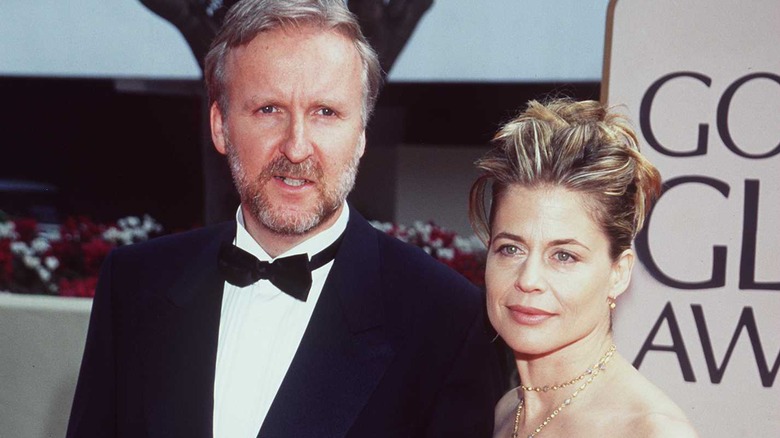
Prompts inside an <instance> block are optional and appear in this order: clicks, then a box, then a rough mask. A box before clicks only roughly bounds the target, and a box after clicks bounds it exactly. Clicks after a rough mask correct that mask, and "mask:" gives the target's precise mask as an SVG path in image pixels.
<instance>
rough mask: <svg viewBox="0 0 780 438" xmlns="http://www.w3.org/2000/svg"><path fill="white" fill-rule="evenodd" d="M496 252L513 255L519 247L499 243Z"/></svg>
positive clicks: (517, 251) (518, 250)
mask: <svg viewBox="0 0 780 438" xmlns="http://www.w3.org/2000/svg"><path fill="white" fill-rule="evenodd" d="M498 252H499V253H501V254H503V255H506V256H513V255H517V254H518V253H519V252H520V248H518V247H516V246H514V245H501V246H500V247H499V248H498Z"/></svg>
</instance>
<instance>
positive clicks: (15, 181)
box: [0, 0, 608, 234]
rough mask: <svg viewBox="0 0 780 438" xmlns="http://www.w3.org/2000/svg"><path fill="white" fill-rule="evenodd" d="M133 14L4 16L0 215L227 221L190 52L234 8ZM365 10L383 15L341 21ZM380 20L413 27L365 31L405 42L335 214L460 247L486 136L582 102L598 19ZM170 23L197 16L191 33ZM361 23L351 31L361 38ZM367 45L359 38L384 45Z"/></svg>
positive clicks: (502, 7)
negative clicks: (537, 107) (432, 230)
mask: <svg viewBox="0 0 780 438" xmlns="http://www.w3.org/2000/svg"><path fill="white" fill-rule="evenodd" d="M143 3H144V4H142V2H141V1H137V0H68V1H64V2H63V1H55V0H39V1H36V2H21V1H11V2H5V4H4V6H3V12H2V14H0V93H2V96H3V100H4V103H5V105H4V107H5V109H4V110H3V114H4V116H3V118H2V119H0V132H2V133H3V135H2V138H0V148H2V149H1V150H2V153H1V155H0V209H5V210H6V211H7V212H9V213H14V212H17V213H20V212H22V211H23V210H27V211H28V212H30V213H31V214H33V215H35V216H37V217H39V218H40V219H43V220H44V221H52V220H56V217H57V215H58V214H59V215H63V214H79V215H82V214H83V215H88V216H90V217H92V218H94V219H96V220H101V221H110V220H115V219H116V218H118V217H122V216H126V215H140V214H144V213H148V214H150V215H152V217H154V218H156V219H157V220H158V221H160V222H161V223H162V224H163V226H164V227H165V228H166V229H169V230H176V229H186V228H190V227H192V226H194V225H197V224H201V223H204V222H215V221H218V220H220V219H223V218H229V217H230V216H232V214H233V213H234V211H235V207H236V206H237V202H238V201H237V199H236V198H235V197H234V196H233V195H232V186H231V183H230V181H229V178H228V176H227V175H228V173H227V168H226V166H225V165H224V160H222V158H221V157H219V156H217V154H216V153H215V152H213V149H212V147H211V144H210V136H209V133H208V126H207V120H206V119H205V118H204V117H205V109H204V108H205V105H206V102H205V97H204V93H203V87H202V81H201V70H200V67H199V63H198V60H197V58H196V56H195V55H194V52H197V51H198V50H199V49H198V46H201V47H202V46H204V44H205V43H204V42H203V41H202V40H203V39H206V37H203V36H199V35H208V33H209V32H213V30H210V29H209V26H208V25H209V24H210V23H215V22H217V21H218V20H219V19H220V18H221V15H220V14H223V13H224V12H223V11H224V8H225V6H227V5H229V4H232V3H233V2H230V1H227V2H222V1H213V0H212V1H208V0H170V1H145V2H143ZM372 3H373V4H374V6H375V4H377V3H382V4H385V3H387V2H383V1H382V0H379V1H378V2H377V1H372V0H369V1H352V2H350V7H351V8H352V9H353V10H359V8H360V7H363V8H366V7H367V6H371V4H372ZM395 3H397V4H399V3H406V4H407V6H406V8H407V11H406V12H407V13H408V14H409V16H410V17H411V18H409V20H408V21H411V22H412V24H411V25H409V24H404V23H400V24H399V22H400V20H398V19H396V20H395V21H393V18H394V17H388V16H385V17H380V18H384V19H385V20H384V21H380V22H379V23H380V24H382V25H384V26H385V28H387V27H389V28H390V29H391V30H392V28H393V27H394V26H395V27H396V28H401V30H403V31H405V34H403V35H401V36H399V37H398V38H396V40H394V41H390V43H391V45H394V47H391V48H390V49H388V50H386V52H390V53H389V54H388V53H383V51H382V50H380V54H381V55H382V57H383V66H385V69H386V70H388V76H387V83H386V85H385V87H384V89H383V91H382V93H381V97H380V101H379V104H378V107H377V111H376V113H375V117H374V118H373V120H372V122H371V124H370V126H369V145H368V149H367V153H366V155H365V157H364V162H363V164H362V165H361V169H360V174H359V180H358V183H357V189H356V191H355V193H353V195H352V197H351V200H352V202H353V203H355V204H356V205H357V206H358V208H359V209H360V210H361V211H362V212H363V213H364V215H366V216H367V217H368V218H369V219H376V220H381V221H396V222H400V223H411V222H413V221H416V220H422V221H427V220H433V221H435V222H436V223H438V224H440V225H442V226H444V227H447V228H451V229H453V230H455V231H457V232H459V233H466V234H470V233H471V231H470V227H469V225H468V222H467V219H466V206H467V193H468V188H469V186H470V183H471V182H472V181H473V179H474V177H475V173H474V171H473V169H472V167H473V166H472V163H473V161H474V160H475V159H476V158H477V157H478V156H480V155H481V154H482V153H483V152H484V151H485V150H486V147H487V143H488V141H489V139H490V138H491V136H492V134H493V133H494V132H495V130H496V128H497V127H498V126H499V124H500V123H501V122H502V121H504V120H506V119H507V118H509V117H510V116H511V115H512V114H514V113H515V112H516V111H517V110H519V109H520V108H522V107H523V106H524V104H525V102H526V101H527V100H528V99H531V98H543V97H544V96H547V95H551V94H553V95H568V96H572V97H576V98H594V99H597V98H598V96H599V80H600V76H601V68H602V57H603V46H604V29H605V19H606V8H607V3H608V2H607V0H591V1H583V0H560V1H556V2H531V1H516V0H491V1H490V2H489V3H484V2H475V1H471V0H440V1H435V2H432V5H430V6H429V7H428V4H429V3H431V2H430V1H418V2H415V1H409V2H395ZM182 5H183V6H182ZM177 6H180V8H179V9H176V7H177ZM166 7H167V9H166ZM153 9H154V10H155V11H156V12H157V13H155V12H153ZM375 9H376V8H375ZM177 10H178V11H189V13H190V14H191V15H193V16H196V15H197V16H199V17H200V19H201V22H199V23H196V24H197V25H199V26H200V28H199V29H203V31H202V32H199V31H196V30H193V29H198V27H196V25H195V24H192V23H191V22H190V23H189V24H188V22H186V20H187V17H176V16H175V15H176V14H175V13H172V11H173V12H176V11H177ZM204 13H205V14H204ZM158 14H160V15H158ZM209 14H210V15H209ZM161 15H162V16H165V17H166V18H168V19H170V20H171V21H169V20H168V19H165V18H162V16H161ZM196 18H197V17H196ZM209 18H210V20H209ZM375 18H377V17H372V16H370V15H367V14H363V15H361V22H362V23H363V26H364V28H367V29H368V28H369V26H368V24H370V23H366V21H367V20H372V19H375ZM177 19H178V20H179V23H178V24H179V26H178V29H177V26H174V24H172V22H176V20H177ZM192 20H195V18H192ZM188 26H189V27H188ZM403 26H406V27H405V28H404V27H403ZM374 27H375V28H376V26H374ZM179 29H181V31H180V30H179ZM379 30H380V31H378V32H370V31H368V32H367V33H369V34H370V35H369V36H370V37H371V38H373V39H374V41H377V40H379V39H380V38H382V37H383V36H386V35H387V34H388V33H391V32H384V33H382V32H381V30H382V28H381V27H379ZM406 37H408V40H407V39H406ZM375 45H376V42H375ZM386 46H387V44H385V45H383V46H382V47H384V48H386ZM393 49H395V50H393ZM200 50H204V49H200ZM399 50H400V52H399ZM396 53H397V57H396ZM388 58H392V59H390V60H388ZM204 175H205V177H204ZM20 192H24V193H26V195H24V196H20ZM32 194H34V196H30V195H32ZM9 210H10V211H9Z"/></svg>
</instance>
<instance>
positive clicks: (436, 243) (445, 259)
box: [371, 221, 486, 287]
mask: <svg viewBox="0 0 780 438" xmlns="http://www.w3.org/2000/svg"><path fill="white" fill-rule="evenodd" d="M371 225H373V226H374V228H376V229H378V230H380V231H384V232H385V233H387V234H388V235H390V236H393V237H395V238H397V239H400V240H402V241H404V242H407V243H410V244H412V245H415V246H417V247H419V248H422V250H423V251H425V252H427V253H428V254H430V255H431V256H433V258H435V259H436V260H438V261H440V262H442V263H444V264H445V265H447V266H449V267H451V268H452V269H454V270H456V271H458V272H459V273H460V274H461V275H463V276H464V277H466V278H467V279H468V280H469V281H471V282H472V283H474V284H476V285H477V286H480V287H482V286H484V285H485V258H486V252H485V245H484V244H483V243H482V241H480V240H479V238H477V236H474V235H472V236H471V237H468V238H466V237H462V236H459V235H457V233H455V232H454V231H451V230H447V229H445V228H442V227H439V226H438V225H436V224H435V223H433V222H415V223H414V224H412V226H411V227H408V226H405V225H398V224H391V223H387V222H377V221H372V222H371Z"/></svg>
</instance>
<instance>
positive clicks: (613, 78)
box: [602, 0, 780, 437]
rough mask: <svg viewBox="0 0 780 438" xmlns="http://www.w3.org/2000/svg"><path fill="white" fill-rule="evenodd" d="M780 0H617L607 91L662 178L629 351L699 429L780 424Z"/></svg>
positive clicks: (723, 432)
mask: <svg viewBox="0 0 780 438" xmlns="http://www.w3.org/2000/svg"><path fill="white" fill-rule="evenodd" d="M778 23H780V2H778V1H777V0H760V1H755V2H738V1H729V0H718V1H713V0H688V1H685V2H680V1H676V0H656V1H652V2H649V1H640V0H619V1H618V0H612V1H611V3H610V7H609V11H608V18H607V35H606V45H605V54H604V55H605V64H604V71H603V76H604V77H603V81H602V101H604V102H607V103H609V104H610V105H624V106H623V107H622V108H623V110H624V112H625V113H627V114H628V116H629V117H630V118H631V119H632V120H633V121H634V124H635V128H636V130H637V133H638V134H639V136H640V141H641V142H642V148H643V152H644V153H645V154H646V156H647V157H648V158H649V159H650V160H651V161H652V162H653V163H654V164H655V165H656V166H658V168H659V170H660V171H661V174H662V176H663V178H664V181H665V186H664V193H663V195H662V196H661V198H660V200H659V201H658V203H657V204H656V206H655V208H654V209H653V211H652V214H651V217H650V220H649V222H648V223H647V226H646V229H645V230H644V231H643V232H642V234H641V235H640V236H639V237H638V238H637V241H636V250H637V254H638V255H639V260H640V262H641V263H640V264H639V265H638V266H637V267H636V269H635V271H634V280H633V284H632V286H631V288H630V290H629V291H628V293H626V294H624V295H623V296H621V297H620V299H619V300H618V308H617V310H616V319H615V337H616V343H617V345H618V349H619V350H620V351H621V352H622V354H623V355H624V356H625V357H626V358H627V359H628V360H630V361H633V363H634V366H635V367H637V368H638V369H639V370H640V371H641V372H642V374H644V375H645V376H647V377H648V378H649V379H650V380H652V381H653V382H654V383H656V384H657V385H658V386H659V387H661V388H662V389H663V390H664V391H665V392H666V393H667V394H668V395H669V396H670V397H671V398H672V399H674V400H675V401H676V402H677V403H678V404H679V405H680V406H681V407H682V408H683V409H684V410H685V412H686V414H687V415H688V417H689V418H690V419H691V421H692V422H693V423H694V425H695V426H696V428H697V430H698V431H699V433H700V434H701V436H706V437H710V436H711V437H726V436H780V381H779V380H780V379H778V368H780V27H779V26H778Z"/></svg>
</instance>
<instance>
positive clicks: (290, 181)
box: [276, 176, 311, 187]
mask: <svg viewBox="0 0 780 438" xmlns="http://www.w3.org/2000/svg"><path fill="white" fill-rule="evenodd" d="M276 178H277V179H278V180H280V181H282V182H283V183H285V184H286V185H288V186H290V187H301V186H303V185H306V183H309V182H311V181H309V180H307V179H300V178H289V177H284V176H277V177H276Z"/></svg>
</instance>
